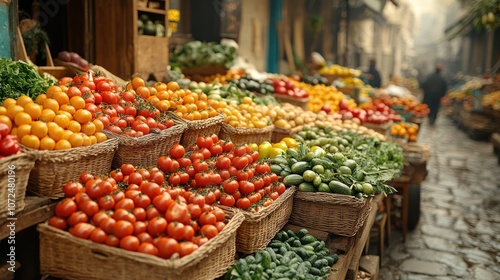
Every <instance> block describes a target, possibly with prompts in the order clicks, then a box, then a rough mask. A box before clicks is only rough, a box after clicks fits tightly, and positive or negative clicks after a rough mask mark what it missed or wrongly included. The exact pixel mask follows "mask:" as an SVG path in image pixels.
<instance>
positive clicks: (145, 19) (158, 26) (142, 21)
mask: <svg viewBox="0 0 500 280" xmlns="http://www.w3.org/2000/svg"><path fill="white" fill-rule="evenodd" d="M137 32H138V34H139V35H149V36H156V37H165V35H166V33H165V26H164V25H163V23H162V22H161V21H160V20H155V21H154V22H153V20H152V19H150V18H149V15H148V14H145V13H143V14H141V15H140V16H139V19H138V20H137Z"/></svg>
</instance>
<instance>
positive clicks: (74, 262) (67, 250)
mask: <svg viewBox="0 0 500 280" xmlns="http://www.w3.org/2000/svg"><path fill="white" fill-rule="evenodd" d="M243 220H244V217H243V214H241V213H235V214H234V215H233V216H232V218H231V219H230V220H229V222H228V223H227V224H226V227H225V228H224V230H222V231H221V232H220V233H219V234H218V235H217V236H216V237H214V238H213V239H211V240H209V241H208V242H207V243H205V244H204V245H202V246H201V247H200V248H198V249H197V250H196V251H194V252H193V253H192V254H190V255H188V256H185V257H183V258H180V259H176V260H165V259H161V258H158V257H155V256H150V255H147V254H142V253H137V252H129V251H125V250H123V249H120V248H115V247H110V246H107V245H103V244H97V243H94V242H92V241H90V240H84V239H80V238H76V237H74V236H72V235H71V234H70V233H68V232H66V231H62V230H59V229H56V228H54V227H51V226H49V225H48V224H47V223H43V224H39V225H38V227H37V229H38V231H39V233H40V270H41V273H42V274H46V275H51V276H54V277H61V278H64V279H95V280H98V279H102V280H108V279H109V278H110V275H111V274H110V272H111V271H112V275H113V278H115V279H122V280H127V279H130V280H136V279H150V280H153V279H169V280H174V279H175V280H177V279H178V280H185V279H200V280H202V279H207V280H208V279H210V280H211V279H216V278H217V277H220V276H222V275H223V274H224V273H225V272H226V271H227V269H228V268H229V267H230V266H231V265H232V264H233V263H234V260H235V255H236V246H235V242H236V230H237V229H238V227H239V226H240V225H241V222H242V221H243ZM75 252H76V253H75Z"/></svg>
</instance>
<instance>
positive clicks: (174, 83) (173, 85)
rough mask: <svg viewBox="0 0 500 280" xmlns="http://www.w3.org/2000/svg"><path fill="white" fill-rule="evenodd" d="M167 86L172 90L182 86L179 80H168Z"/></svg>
mask: <svg viewBox="0 0 500 280" xmlns="http://www.w3.org/2000/svg"><path fill="white" fill-rule="evenodd" d="M167 88H168V89H169V90H171V91H176V90H178V89H180V88H181V87H180V86H179V84H178V83H177V82H174V81H172V82H168V84H167Z"/></svg>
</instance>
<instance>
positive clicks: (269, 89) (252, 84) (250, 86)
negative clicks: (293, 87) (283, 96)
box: [230, 76, 275, 94]
mask: <svg viewBox="0 0 500 280" xmlns="http://www.w3.org/2000/svg"><path fill="white" fill-rule="evenodd" d="M230 82H231V83H234V84H236V85H237V86H238V87H239V88H240V89H246V90H249V91H251V92H253V93H258V94H273V93H274V92H275V87H274V83H273V81H271V80H265V81H264V82H262V83H261V82H260V81H257V80H255V79H253V78H252V77H250V76H243V77H241V78H240V79H238V80H231V81H230Z"/></svg>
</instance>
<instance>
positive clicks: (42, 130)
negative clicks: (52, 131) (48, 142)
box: [31, 121, 49, 139]
mask: <svg viewBox="0 0 500 280" xmlns="http://www.w3.org/2000/svg"><path fill="white" fill-rule="evenodd" d="M48 133H49V128H48V127H47V124H46V123H44V122H42V121H36V122H33V123H32V124H31V134H32V135H35V136H36V137H38V138H40V139H42V138H43V137H45V136H47V134H48Z"/></svg>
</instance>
